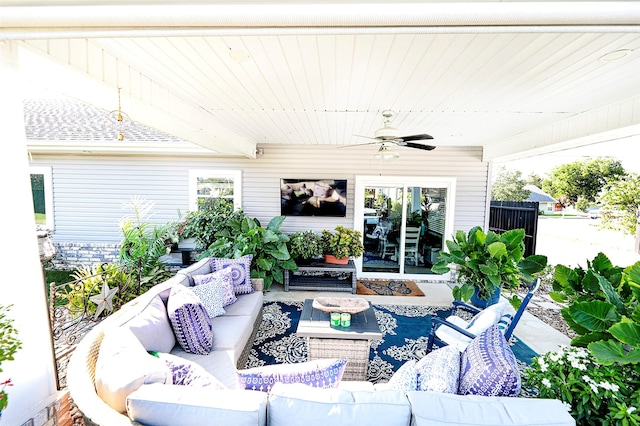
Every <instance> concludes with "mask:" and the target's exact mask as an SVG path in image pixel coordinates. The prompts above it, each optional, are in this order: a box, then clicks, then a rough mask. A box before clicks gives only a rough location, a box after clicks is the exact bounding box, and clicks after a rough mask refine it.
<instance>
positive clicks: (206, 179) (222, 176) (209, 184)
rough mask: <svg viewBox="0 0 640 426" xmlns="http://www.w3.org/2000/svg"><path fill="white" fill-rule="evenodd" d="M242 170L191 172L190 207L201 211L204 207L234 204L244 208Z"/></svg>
mask: <svg viewBox="0 0 640 426" xmlns="http://www.w3.org/2000/svg"><path fill="white" fill-rule="evenodd" d="M241 180H242V174H241V172H240V170H191V171H190V172H189V205H190V206H191V209H193V210H199V209H200V208H202V206H204V205H212V204H214V203H220V202H222V203H233V208H234V210H239V209H241V208H242V197H241Z"/></svg>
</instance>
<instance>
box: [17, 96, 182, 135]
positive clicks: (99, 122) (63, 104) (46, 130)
mask: <svg viewBox="0 0 640 426" xmlns="http://www.w3.org/2000/svg"><path fill="white" fill-rule="evenodd" d="M108 116H109V111H105V110H103V109H100V108H97V107H95V106H92V105H88V104H85V103H83V102H80V101H77V100H73V99H25V100H24V121H25V131H26V134H27V140H47V141H96V142H97V141H103V142H105V141H106V142H110V141H114V142H118V143H123V142H120V141H118V135H117V133H116V131H115V130H114V129H113V128H111V127H110V124H109V123H110V122H109V118H108ZM132 118H133V117H132ZM124 136H125V140H124V142H125V143H136V142H147V143H148V142H154V143H168V144H170V143H181V144H184V143H189V142H186V141H184V140H182V139H180V138H177V137H175V136H172V135H169V134H167V133H164V132H161V131H159V130H156V129H153V128H151V127H148V126H145V125H143V124H140V123H136V122H135V121H133V123H132V125H131V127H130V128H129V129H128V130H127V131H126V132H125V134H124Z"/></svg>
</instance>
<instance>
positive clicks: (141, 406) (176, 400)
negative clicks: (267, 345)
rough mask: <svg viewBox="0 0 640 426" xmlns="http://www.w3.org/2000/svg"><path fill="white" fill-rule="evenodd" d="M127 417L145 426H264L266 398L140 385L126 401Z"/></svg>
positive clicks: (241, 392)
mask: <svg viewBox="0 0 640 426" xmlns="http://www.w3.org/2000/svg"><path fill="white" fill-rule="evenodd" d="M127 414H128V415H129V418H130V419H131V420H133V421H136V422H139V423H140V424H145V425H156V426H163V425H166V426H175V425H234V426H265V425H266V416H267V395H266V394H264V393H262V392H251V391H246V390H231V389H224V390H220V389H213V388H206V389H202V388H197V387H192V386H171V385H144V386H141V387H140V388H139V389H138V390H137V391H135V392H133V393H132V394H131V395H129V397H128V398H127Z"/></svg>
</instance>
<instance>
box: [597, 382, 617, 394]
mask: <svg viewBox="0 0 640 426" xmlns="http://www.w3.org/2000/svg"><path fill="white" fill-rule="evenodd" d="M598 386H600V387H601V388H602V389H606V390H610V391H613V392H618V391H619V390H620V386H618V385H616V384H611V383H609V382H600V383H598Z"/></svg>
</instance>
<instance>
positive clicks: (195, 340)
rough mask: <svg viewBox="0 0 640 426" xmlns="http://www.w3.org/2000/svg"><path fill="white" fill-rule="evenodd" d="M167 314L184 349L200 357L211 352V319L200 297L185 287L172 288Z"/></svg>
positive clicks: (176, 286)
mask: <svg viewBox="0 0 640 426" xmlns="http://www.w3.org/2000/svg"><path fill="white" fill-rule="evenodd" d="M167 313H168V314H169V321H171V327H172V328H173V333H174V334H175V335H176V340H177V341H178V343H179V344H180V346H182V349H184V350H185V351H187V352H189V353H192V354H198V355H206V354H208V353H209V352H211V348H212V346H213V332H212V331H211V318H210V317H209V314H208V313H207V310H206V309H205V308H204V306H203V305H202V303H201V302H200V299H199V298H198V296H196V295H195V294H194V293H193V292H192V291H191V290H189V289H188V288H187V287H185V286H183V285H175V286H173V287H171V293H170V294H169V300H168V302H167Z"/></svg>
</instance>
